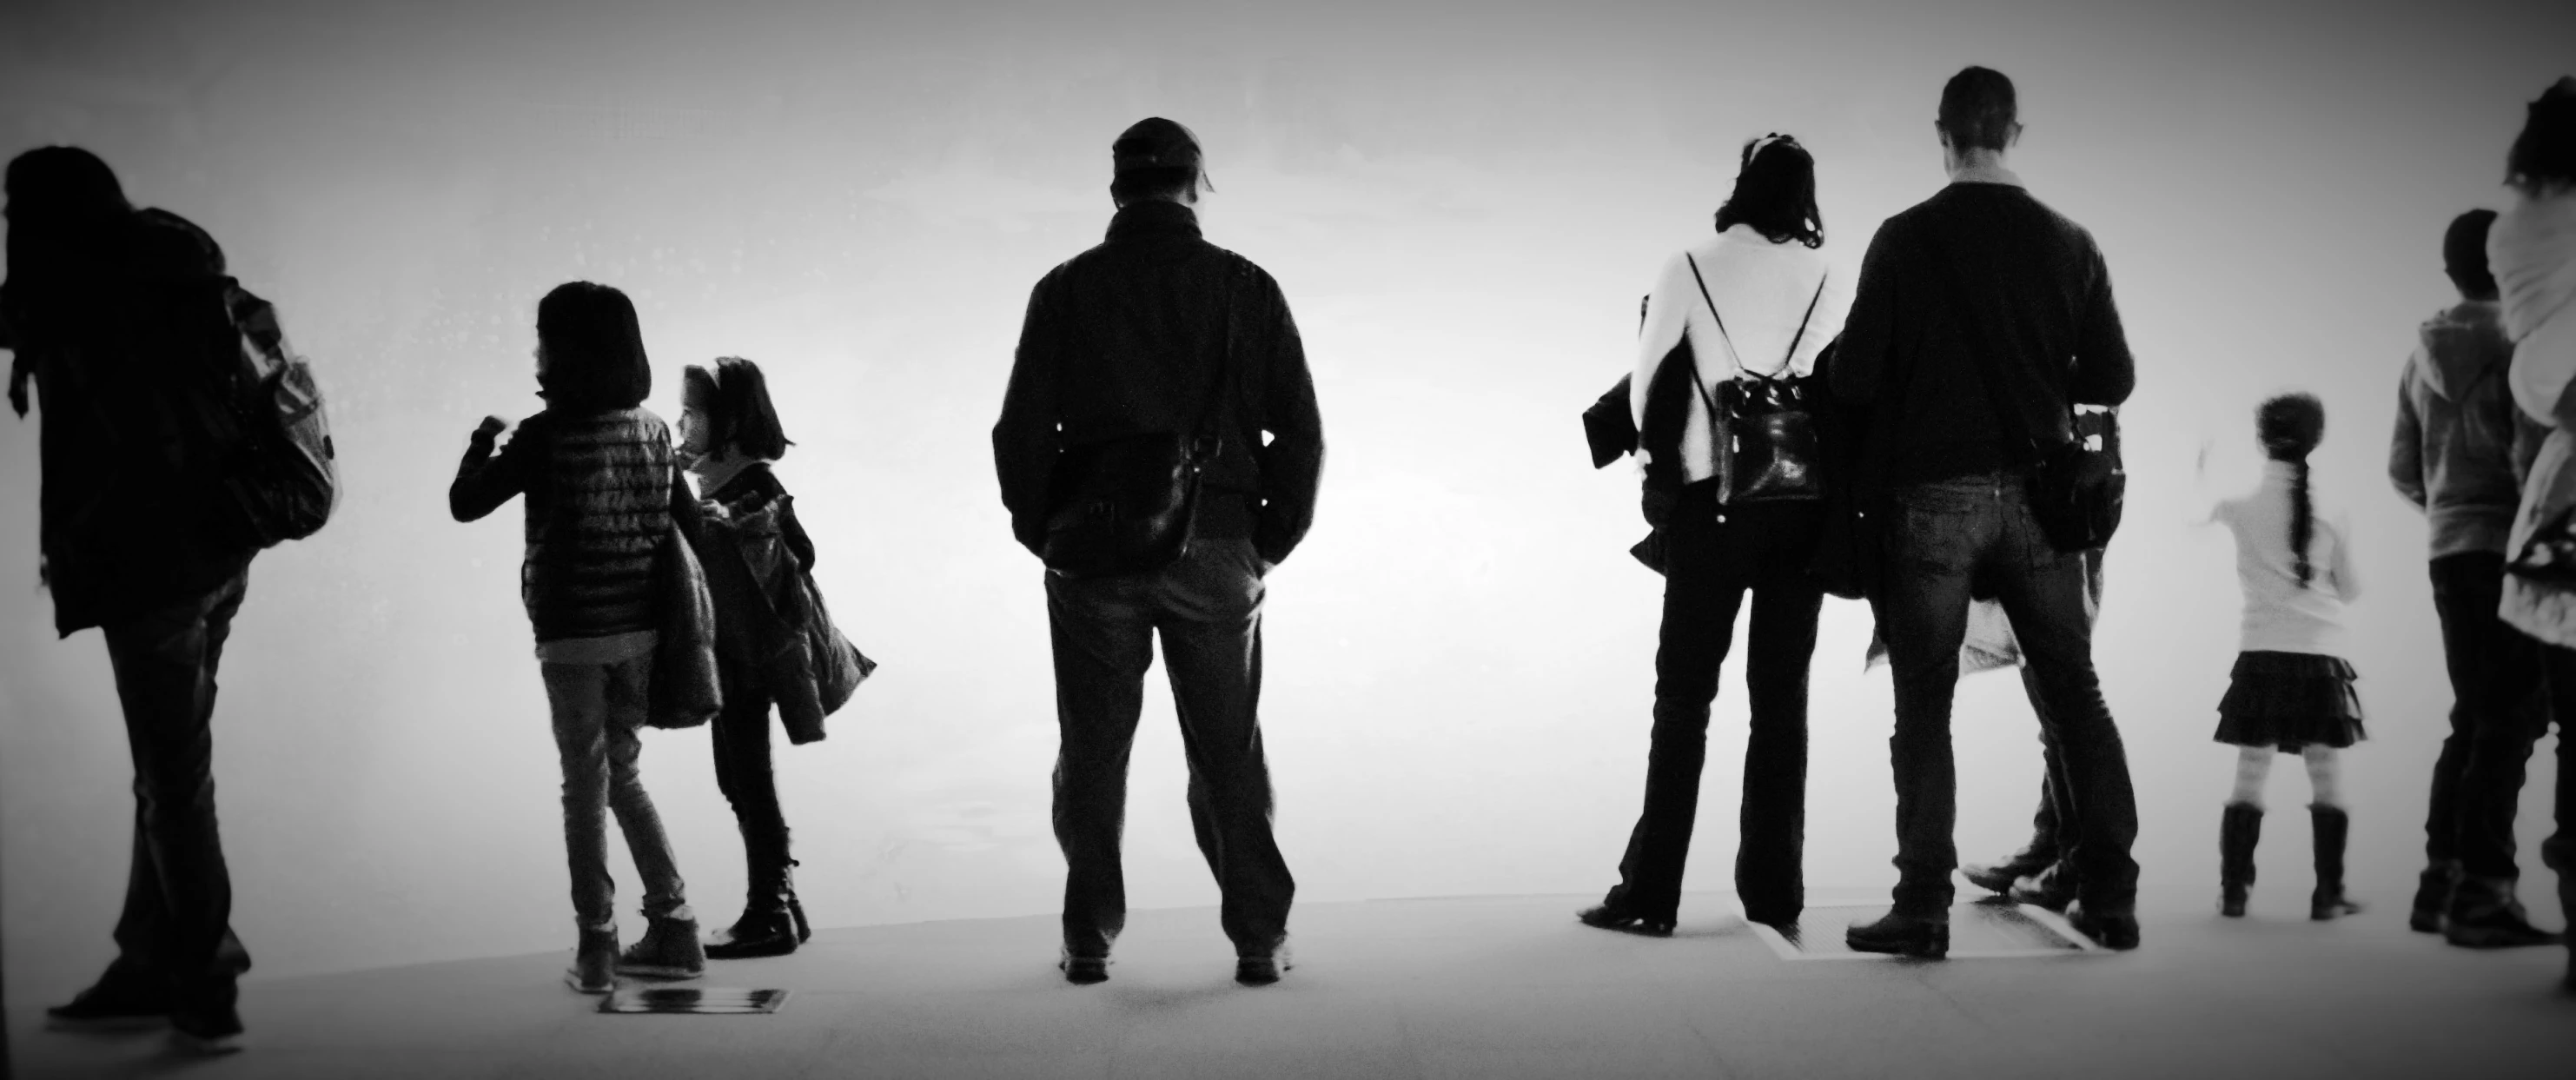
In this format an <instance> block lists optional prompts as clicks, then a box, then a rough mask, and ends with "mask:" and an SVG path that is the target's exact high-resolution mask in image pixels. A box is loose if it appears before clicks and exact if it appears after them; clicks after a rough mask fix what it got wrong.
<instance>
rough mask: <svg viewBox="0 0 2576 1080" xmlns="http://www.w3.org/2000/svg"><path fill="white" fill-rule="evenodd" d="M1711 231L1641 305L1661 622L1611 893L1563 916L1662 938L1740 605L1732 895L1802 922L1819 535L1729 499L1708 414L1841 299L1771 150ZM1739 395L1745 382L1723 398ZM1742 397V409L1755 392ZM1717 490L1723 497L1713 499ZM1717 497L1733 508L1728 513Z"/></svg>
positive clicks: (1749, 168) (1635, 408)
mask: <svg viewBox="0 0 2576 1080" xmlns="http://www.w3.org/2000/svg"><path fill="white" fill-rule="evenodd" d="M1739 161H1740V167H1739V170H1738V172H1737V174H1736V178H1735V187H1734V190H1733V191H1732V192H1731V193H1730V194H1729V195H1728V196H1727V199H1726V202H1725V203H1723V204H1721V205H1720V206H1719V207H1718V210H1717V232H1716V235H1714V236H1709V237H1706V238H1703V239H1701V240H1699V241H1698V242H1696V243H1693V244H1692V245H1691V246H1689V247H1687V248H1685V249H1683V250H1682V251H1681V252H1680V253H1679V254H1676V255H1674V256H1673V257H1672V259H1671V260H1670V261H1668V262H1666V263H1665V264H1664V271H1663V274H1662V276H1661V277H1660V278H1658V279H1657V280H1656V283H1655V289H1654V292H1653V293H1651V294H1650V295H1649V296H1648V297H1647V300H1646V311H1645V326H1644V328H1643V331H1642V333H1641V335H1640V337H1639V340H1638V352H1637V371H1636V374H1635V375H1634V376H1632V377H1631V378H1630V380H1629V384H1628V385H1629V407H1630V413H1631V415H1632V417H1633V418H1634V419H1635V422H1636V426H1637V430H1638V431H1639V432H1640V433H1641V435H1640V437H1639V442H1638V450H1639V453H1640V456H1641V457H1642V458H1643V460H1644V463H1645V466H1646V474H1647V481H1646V485H1647V493H1648V495H1647V498H1648V517H1649V519H1650V520H1653V521H1654V523H1655V525H1656V527H1657V529H1658V531H1659V532H1660V533H1661V534H1662V543H1663V553H1664V563H1665V564H1664V568H1663V569H1664V611H1663V627H1662V630H1661V634H1660V640H1659V642H1658V644H1657V647H1656V650H1655V712H1654V729H1653V736H1652V742H1651V746H1650V749H1649V750H1648V751H1647V758H1646V797H1645V808H1644V810H1643V811H1642V812H1641V813H1640V814H1639V815H1638V818H1637V825H1636V828H1635V830H1634V831H1633V832H1631V833H1630V834H1629V838H1628V849H1627V854H1626V855H1625V856H1624V857H1622V858H1621V859H1620V861H1619V884H1618V885H1616V886H1614V887H1612V888H1611V890H1610V893H1609V895H1608V896H1606V897H1604V898H1603V899H1602V901H1601V903H1600V904H1599V905H1597V906H1594V907H1591V908H1587V909H1585V910H1584V911H1583V912H1581V913H1580V914H1579V915H1578V916H1577V917H1578V918H1580V919H1581V920H1582V921H1583V922H1584V923H1585V924H1586V925H1589V926H1597V927H1601V928H1603V929H1612V930H1626V931H1630V932H1638V933H1647V934H1665V933H1669V932H1671V930H1672V928H1673V923H1674V918H1675V911H1676V909H1677V908H1678V906H1679V905H1680V903H1681V891H1682V869H1683V864H1684V862H1685V861H1686V860H1687V858H1688V856H1689V854H1690V840H1691V826H1692V823H1693V819H1694V818H1695V817H1696V816H1697V814H1698V810H1699V779H1700V769H1701V766H1702V764H1703V762H1704V761H1705V759H1706V757H1707V751H1708V719H1709V706H1710V703H1711V701H1712V700H1713V699H1714V698H1715V697H1716V696H1717V681H1718V670H1719V668H1720V667H1721V666H1723V665H1724V664H1725V662H1726V656H1727V652H1728V650H1729V648H1730V647H1731V646H1732V644H1733V635H1734V632H1735V616H1736V612H1737V611H1738V610H1740V609H1741V608H1742V607H1743V604H1744V599H1745V596H1746V595H1747V594H1748V593H1749V594H1751V596H1752V598H1753V618H1752V626H1751V629H1750V630H1749V631H1748V635H1747V636H1748V637H1749V638H1750V639H1751V640H1750V641H1749V642H1748V647H1749V649H1750V651H1751V655H1750V657H1749V659H1748V663H1746V665H1745V669H1744V671H1745V676H1744V678H1745V692H1746V694H1747V696H1748V697H1749V699H1750V704H1751V707H1752V730H1751V732H1750V733H1749V734H1748V736H1747V738H1746V741H1745V752H1744V804H1743V809H1742V813H1741V817H1740V819H1739V820H1740V821H1741V834H1742V835H1741V839H1740V841H1739V844H1738V848H1737V852H1736V859H1735V889H1736V895H1737V897H1738V899H1740V900H1741V901H1742V902H1743V904H1744V914H1745V917H1746V918H1748V919H1750V920H1752V921H1754V922H1758V923H1766V924H1769V925H1773V926H1783V927H1785V926H1789V925H1791V924H1794V923H1796V922H1797V920H1798V915H1799V913H1800V912H1801V911H1802V910H1803V909H1804V907H1805V904H1806V897H1805V884H1804V877H1803V872H1802V861H1803V858H1804V845H1805V834H1806V800H1807V668H1808V660H1809V657H1810V656H1811V655H1812V654H1813V653H1814V652H1815V648H1816V615H1817V611H1818V609H1819V608H1821V607H1822V606H1823V602H1824V589H1823V587H1822V586H1821V585H1819V584H1818V583H1817V582H1816V580H1815V579H1814V578H1812V577H1810V576H1809V575H1808V573H1807V566H1808V563H1809V562H1810V561H1812V560H1813V558H1814V556H1815V550H1816V545H1817V542H1818V537H1819V535H1820V534H1821V532H1822V531H1823V527H1824V504H1823V503H1821V502H1818V501H1816V500H1814V499H1813V498H1805V499H1787V500H1778V501H1772V500H1762V501H1753V500H1749V499H1746V498H1743V497H1742V496H1743V495H1744V494H1745V493H1742V492H1737V491H1734V490H1733V489H1732V488H1731V487H1730V486H1729V485H1728V483H1727V480H1728V477H1727V475H1726V474H1727V471H1728V464H1729V459H1731V458H1732V457H1733V454H1731V453H1726V452H1724V450H1725V449H1729V448H1731V447H1732V445H1733V441H1734V440H1735V439H1737V438H1738V437H1740V436H1748V437H1749V435H1750V433H1742V432H1737V431H1735V430H1733V421H1732V420H1731V418H1730V417H1729V416H1728V415H1727V413H1728V410H1727V408H1726V407H1725V406H1724V405H1723V404H1721V402H1722V401H1724V400H1731V399H1732V397H1733V396H1734V395H1736V394H1738V393H1739V392H1745V391H1747V390H1748V389H1749V388H1758V387H1760V386H1762V385H1763V384H1762V380H1768V379H1773V378H1780V377H1792V376H1804V375H1806V374H1807V373H1809V372H1810V371H1811V370H1812V369H1813V368H1814V366H1815V363H1816V359H1817V357H1818V356H1819V355H1820V354H1821V353H1822V352H1823V351H1824V349H1825V346H1826V344H1827V343H1829V342H1831V341H1833V339H1834V337H1835V336H1836V335H1837V334H1839V333H1840V332H1841V330H1842V321H1843V312H1844V310H1845V309H1846V308H1848V307H1849V306H1850V303H1851V300H1850V297H1851V293H1850V286H1849V285H1848V284H1847V283H1846V282H1845V281H1844V279H1842V278H1840V277H1838V276H1836V275H1835V274H1833V273H1832V272H1831V270H1830V268H1829V267H1828V266H1827V263H1826V260H1825V257H1824V255H1823V254H1822V253H1821V252H1820V251H1819V250H1818V249H1819V248H1821V247H1822V246H1823V244H1824V240H1825V226H1824V217H1823V215H1822V214H1821V213H1819V212H1818V211H1817V208H1816V165H1815V159H1814V158H1813V157H1811V156H1810V155H1809V154H1808V153H1807V150H1806V148H1804V147H1802V146H1800V145H1798V141H1797V140H1796V139H1794V138H1791V137H1789V136H1786V135H1779V134H1772V135H1765V136H1763V137H1762V138H1759V139H1755V140H1753V141H1751V142H1748V143H1746V144H1745V145H1744V149H1743V152H1742V153H1741V155H1740V156H1739ZM1738 380H1745V381H1744V382H1743V383H1741V384H1739V385H1732V386H1731V385H1730V384H1736V383H1738ZM1753 392H1758V390H1756V391H1753ZM1722 489H1723V490H1722ZM1730 496H1733V497H1730Z"/></svg>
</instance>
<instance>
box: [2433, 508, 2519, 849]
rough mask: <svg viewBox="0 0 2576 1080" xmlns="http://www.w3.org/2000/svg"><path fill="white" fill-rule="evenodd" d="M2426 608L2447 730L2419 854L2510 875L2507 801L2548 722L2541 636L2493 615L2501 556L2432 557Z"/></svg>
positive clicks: (2515, 799)
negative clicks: (2446, 670) (2435, 625)
mask: <svg viewBox="0 0 2576 1080" xmlns="http://www.w3.org/2000/svg"><path fill="white" fill-rule="evenodd" d="M2432 572H2433V610H2434V611H2435V612H2436V613H2438V614H2439V615H2440V616H2441V619H2442V653H2443V656H2444V658H2445V660H2446V661H2447V662H2448V664H2449V666H2450V671H2451V734H2450V737H2449V738H2446V739H2443V740H2442V754H2441V757H2439V758H2438V759H2436V760H2435V761H2434V762H2433V801H2432V812H2431V813H2430V814H2428V815H2427V816H2426V818H2425V821H2424V857H2425V858H2426V859H2427V860H2429V861H2431V862H2435V863H2440V862H2446V861H2450V860H2454V859H2456V860H2458V861H2459V863H2460V870H2461V872H2462V873H2464V874H2466V875H2468V876H2470V877H2480V878H2511V877H2514V876H2516V874H2517V871H2516V870H2515V868H2514V842H2513V819H2514V809H2515V806H2516V805H2517V804H2518V803H2519V801H2520V799H2521V795H2522V780H2523V766H2524V764H2525V763H2526V762H2528V761H2529V760H2530V759H2531V745H2532V743H2533V742H2534V741H2536V740H2538V739H2539V738H2540V733H2541V732H2542V731H2543V730H2545V729H2546V728H2547V727H2548V716H2547V713H2546V711H2545V710H2544V709H2543V708H2542V705H2543V702H2542V701H2541V700H2540V697H2539V695H2540V684H2541V678H2540V648H2541V647H2540V643H2539V642H2536V641H2533V640H2532V639H2530V638H2528V637H2525V636H2523V633H2522V632H2521V631H2519V630H2516V629H2514V628H2513V627H2511V626H2508V625H2506V624H2505V621H2504V620H2503V619H2502V618H2499V617H2498V616H2497V615H2496V608H2497V607H2498V605H2499V604H2501V603H2502V601H2503V598H2504V554H2503V553H2502V552H2471V553H2467V554H2461V555H2445V556H2443V557H2441V558H2439V559H2435V560H2433V563H2432Z"/></svg>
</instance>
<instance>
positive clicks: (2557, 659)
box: [2540, 645, 2576, 949]
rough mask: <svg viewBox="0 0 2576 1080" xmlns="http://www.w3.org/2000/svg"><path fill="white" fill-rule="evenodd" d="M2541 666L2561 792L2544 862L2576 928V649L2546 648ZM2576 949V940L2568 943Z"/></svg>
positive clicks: (2543, 848) (2542, 855) (2545, 844)
mask: <svg viewBox="0 0 2576 1080" xmlns="http://www.w3.org/2000/svg"><path fill="white" fill-rule="evenodd" d="M2540 654H2541V657H2540V664H2541V673H2542V678H2543V679H2544V680H2545V682H2544V685H2545V686H2546V687H2547V688H2548V695H2549V718H2550V720H2551V722H2553V723H2556V724H2557V725H2558V791H2557V795H2556V800H2555V805H2554V806H2553V807H2552V809H2553V811H2554V814H2555V816H2556V819H2557V821H2556V824H2557V830H2556V831H2555V832H2552V833H2551V834H2550V835H2549V839H2547V840H2543V841H2541V842H2540V861H2541V863H2542V864H2543V865H2545V866H2547V867H2549V868H2550V869H2552V870H2555V871H2557V872H2558V908H2559V911H2560V912H2561V913H2562V914H2564V915H2566V916H2567V917H2568V918H2569V920H2570V922H2569V924H2568V925H2570V926H2576V776H2571V775H2570V774H2571V773H2576V747H2571V746H2570V745H2569V744H2570V743H2576V739H2570V738H2569V737H2568V734H2567V729H2568V724H2569V723H2570V722H2571V721H2576V649H2562V648H2558V647H2556V646H2550V645H2543V646H2542V647H2541V650H2540ZM2567 947H2568V948H2570V949H2576V941H2571V942H2569V943H2568V946H2567Z"/></svg>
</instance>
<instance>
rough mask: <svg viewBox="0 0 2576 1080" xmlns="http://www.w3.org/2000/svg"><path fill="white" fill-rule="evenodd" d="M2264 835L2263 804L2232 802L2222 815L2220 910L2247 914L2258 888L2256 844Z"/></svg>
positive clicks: (2239, 915) (2231, 914) (2235, 915)
mask: <svg viewBox="0 0 2576 1080" xmlns="http://www.w3.org/2000/svg"><path fill="white" fill-rule="evenodd" d="M2262 838H2263V808H2262V807H2260V806H2255V805H2253V804H2251V803H2241V802H2231V803H2228V804H2227V807H2226V809H2225V810H2224V811H2222V812H2221V813H2220V815H2219V818H2218V913H2219V914H2221V915H2225V916H2227V917H2228V918H2231V919H2238V918H2243V917H2244V916H2245V897H2246V894H2248V893H2250V892H2252V891H2253V889H2254V845H2255V843H2256V842H2257V841H2259V840H2261V839H2262Z"/></svg>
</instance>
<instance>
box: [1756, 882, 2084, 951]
mask: <svg viewBox="0 0 2576 1080" xmlns="http://www.w3.org/2000/svg"><path fill="white" fill-rule="evenodd" d="M1886 911H1887V905H1885V904H1831V905H1827V904H1811V905H1809V906H1808V907H1807V910H1806V913H1805V914H1804V915H1801V916H1799V918H1798V921H1797V922H1796V923H1793V924H1791V925H1788V926H1783V927H1778V928H1776V929H1775V928H1773V927H1769V926H1763V925H1761V924H1759V923H1756V924H1754V925H1753V926H1752V927H1751V929H1752V931H1753V933H1754V935H1755V936H1757V937H1760V938H1761V939H1762V941H1763V943H1764V944H1767V945H1769V946H1771V951H1772V952H1774V953H1777V954H1779V957H1780V959H1783V960H1884V959H1886V957H1884V956H1880V955H1877V954H1875V953H1865V952H1853V951H1852V948H1851V946H1849V945H1846V944H1844V943H1843V928H1844V927H1847V926H1849V925H1851V924H1853V923H1856V922H1864V921H1867V920H1870V919H1875V918H1877V917H1879V916H1880V915H1881V914H1884V913H1885V912H1886ZM2083 952H2091V953H2097V954H2100V953H2108V952H2109V950H2107V949H2103V948H2101V947H2099V946H2096V945H2094V944H2093V942H2092V940H2091V939H2089V938H2086V937H2085V936H2084V935H2082V934H2078V933H2076V932H2075V931H2074V929H2073V928H2071V927H2069V926H2067V925H2066V920H2065V919H2063V918H2060V917H2058V915H2057V913H2055V912H2052V911H2050V910H2048V909H2047V908H2039V907H2025V906H2023V905H2020V904H2015V903H2011V902H2008V901H2005V900H2001V899H1998V898H1994V897H1988V898H1987V899H1984V900H1980V901H1977V902H1975V903H1972V904H1957V905H1954V906H1952V907H1951V908H1950V956H1949V958H1950V959H1952V960H1993V959H2005V958H2011V957H2023V956H2064V955H2067V954H2069V953H2083Z"/></svg>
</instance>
